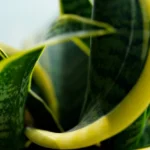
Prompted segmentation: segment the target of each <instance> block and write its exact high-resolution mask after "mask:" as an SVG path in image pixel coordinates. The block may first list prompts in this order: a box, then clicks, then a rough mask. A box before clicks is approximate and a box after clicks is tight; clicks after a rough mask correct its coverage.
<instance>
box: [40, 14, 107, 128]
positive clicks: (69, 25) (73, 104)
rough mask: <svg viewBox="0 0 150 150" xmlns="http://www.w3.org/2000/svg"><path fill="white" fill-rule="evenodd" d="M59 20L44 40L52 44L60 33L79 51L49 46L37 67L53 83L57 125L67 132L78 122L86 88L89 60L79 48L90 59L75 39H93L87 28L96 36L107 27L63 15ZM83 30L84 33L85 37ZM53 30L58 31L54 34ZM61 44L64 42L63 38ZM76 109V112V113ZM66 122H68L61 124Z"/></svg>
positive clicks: (85, 49) (58, 45)
mask: <svg viewBox="0 0 150 150" xmlns="http://www.w3.org/2000/svg"><path fill="white" fill-rule="evenodd" d="M60 18H61V19H62V20H61V19H60V20H58V23H56V25H55V24H54V25H53V26H52V27H51V28H50V31H49V32H48V33H47V37H46V38H47V39H48V41H51V38H52V37H53V36H56V37H57V35H58V36H59V34H61V33H62V37H63V35H64V36H65V35H66V39H68V40H69V41H70V40H71V39H72V40H73V41H74V43H75V44H78V45H80V47H78V46H76V45H75V44H74V43H71V42H68V43H65V44H57V45H56V46H53V47H52V46H51V44H54V43H51V42H50V43H49V44H50V46H49V47H47V49H46V51H45V52H44V53H43V55H42V57H41V59H40V63H41V65H42V66H43V67H44V69H45V70H46V72H47V73H48V75H49V79H50V80H52V83H53V85H54V89H55V92H56V94H55V95H56V96H57V99H58V108H59V119H60V123H61V125H62V126H63V128H64V129H65V130H67V129H70V128H71V127H73V126H74V125H75V124H76V123H77V121H78V119H79V114H80V110H81V107H82V103H83V99H84V93H85V89H86V84H87V70H88V57H87V55H85V54H84V53H83V52H82V51H81V50H80V48H82V49H83V50H84V52H85V53H86V54H88V55H89V47H88V46H86V45H85V44H83V42H82V41H81V40H79V39H78V38H76V36H80V35H87V36H88V37H90V35H91V36H93V35H92V34H91V32H90V28H91V29H92V28H93V27H94V28H95V29H94V30H95V31H94V32H95V33H96V34H98V32H99V31H101V26H102V28H103V27H106V30H107V29H108V28H109V27H108V26H107V25H104V24H101V23H99V22H96V21H92V20H91V19H87V18H83V17H79V16H76V15H64V16H61V17H60ZM63 20H64V22H63ZM59 21H60V23H59ZM61 21H62V22H61ZM57 24H58V26H57ZM80 25H81V26H80ZM107 27H108V28H107ZM83 29H85V33H84V31H83ZM53 30H54V31H55V30H56V31H57V30H58V31H57V32H56V31H55V32H54V31H53ZM92 30H93V29H92ZM98 30H99V31H98ZM108 30H109V29H108ZM68 31H69V32H68ZM80 31H81V32H80ZM53 32H54V34H53ZM92 32H93V31H92ZM106 32H107V31H106ZM108 32H109V31H108ZM56 33H57V34H56ZM80 33H81V34H80ZM99 33H100V32H99ZM55 34H56V35H55ZM106 34H107V33H106ZM70 35H71V36H70ZM97 36H98V35H97ZM80 37H82V36H80ZM62 40H63V41H64V40H65V38H63V39H62ZM57 42H58V43H59V42H61V38H60V39H58V41H57ZM44 43H45V42H44ZM47 43H48V42H47ZM55 44H56V43H55ZM66 58H68V59H66ZM66 80H68V82H66ZM79 83H80V84H79ZM77 92H78V93H79V94H78V95H77V94H76V93H77ZM77 109H78V112H76V110H77ZM66 118H67V119H68V122H66V121H64V120H65V119H66Z"/></svg>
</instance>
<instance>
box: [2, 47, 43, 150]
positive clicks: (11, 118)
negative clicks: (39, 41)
mask: <svg viewBox="0 0 150 150" xmlns="http://www.w3.org/2000/svg"><path fill="white" fill-rule="evenodd" d="M42 49H43V47H40V48H38V49H36V50H32V51H28V52H21V53H18V54H16V55H14V56H12V57H9V58H7V59H5V60H3V61H1V62H0V149H2V150H20V149H21V148H22V147H23V146H24V145H23V144H24V143H23V141H24V140H23V139H24V135H23V130H24V107H25V99H26V96H27V93H28V89H29V81H30V76H31V72H32V69H33V67H34V65H35V62H36V61H37V59H38V58H39V55H40V54H41V52H42Z"/></svg>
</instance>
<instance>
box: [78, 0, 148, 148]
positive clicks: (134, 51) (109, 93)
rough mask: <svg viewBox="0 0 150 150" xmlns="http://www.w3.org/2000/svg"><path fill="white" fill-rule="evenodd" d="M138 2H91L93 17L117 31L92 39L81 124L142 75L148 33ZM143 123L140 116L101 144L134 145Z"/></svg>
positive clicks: (106, 108)
mask: <svg viewBox="0 0 150 150" xmlns="http://www.w3.org/2000/svg"><path fill="white" fill-rule="evenodd" d="M140 5H141V3H140V1H136V0H122V1H120V0H114V1H112V2H110V1H109V2H108V0H105V1H104V0H101V1H98V0H97V1H95V3H94V14H93V16H94V19H96V20H98V21H104V22H107V23H110V24H111V25H113V26H114V27H115V28H116V29H117V30H118V32H117V34H115V35H108V36H104V37H98V38H93V39H92V52H91V63H90V75H89V76H90V77H89V79H90V84H89V87H88V90H87V92H88V94H87V102H86V103H85V106H84V110H83V114H84V115H83V118H82V119H81V120H82V121H81V125H82V124H85V122H88V123H89V122H93V121H94V120H96V119H97V118H98V117H100V116H103V115H105V114H107V113H108V112H110V111H111V110H112V109H113V108H114V107H115V106H116V105H117V104H119V103H120V102H121V100H122V99H123V98H124V97H125V96H126V95H127V94H128V92H129V91H130V90H131V89H132V87H133V86H134V85H135V84H136V82H137V80H138V78H139V76H140V75H141V71H142V70H143V66H144V64H145V60H146V58H147V52H148V38H149V36H147V38H146V39H145V36H146V35H145V30H146V32H148V29H149V28H145V24H147V25H146V26H147V27H148V21H147V22H146V21H145V20H144V19H143V18H145V16H143V15H145V14H144V13H143V12H142V11H143V10H142V7H143V6H142V7H141V6H140ZM122 6H123V7H122ZM114 10H115V11H114ZM141 10H142V11H141ZM147 34H148V35H149V32H148V33H147ZM145 44H146V46H145ZM135 105H136V104H135ZM91 106H92V107H91ZM131 115H132V114H131ZM144 123H145V119H143V117H142V116H141V117H140V118H139V119H138V120H137V121H136V122H135V123H134V124H133V126H131V127H129V128H128V129H127V130H126V131H124V132H123V133H121V134H119V135H117V136H116V137H114V138H112V139H111V140H108V141H106V142H104V147H105V146H106V147H105V148H108V149H110V147H111V148H113V149H115V150H120V149H122V150H123V149H125V150H126V149H128V150H129V149H133V148H134V147H135V145H134V146H133V145H132V143H135V144H136V141H137V140H139V136H138V134H139V132H140V133H141V130H142V128H143V124H144ZM114 141H115V142H116V143H117V144H116V143H115V144H114ZM108 143H109V144H108Z"/></svg>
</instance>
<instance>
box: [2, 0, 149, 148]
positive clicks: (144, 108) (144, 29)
mask: <svg viewBox="0 0 150 150" xmlns="http://www.w3.org/2000/svg"><path fill="white" fill-rule="evenodd" d="M59 4H60V15H59V17H58V18H56V20H55V21H54V22H53V23H52V24H51V25H49V27H48V28H47V32H46V33H45V35H44V38H42V40H41V41H40V42H39V40H38V42H37V41H36V40H35V41H34V40H33V44H32V45H28V48H24V49H23V50H22V49H21V50H22V51H21V50H18V49H15V48H13V47H11V46H8V45H7V44H4V43H0V83H1V84H0V112H1V113H0V149H2V150H21V149H27V150H33V149H37V150H45V149H47V148H48V149H63V150H64V149H87V150H88V149H89V150H90V149H91V150H98V149H99V150H108V149H109V150H134V149H136V150H148V149H150V148H149V147H148V146H150V121H149V119H150V107H149V103H150V71H149V68H150V52H149V41H150V28H149V25H150V24H149V20H150V11H149V10H150V0H113V1H109V0H93V1H89V0H80V1H77V0H60V1H59Z"/></svg>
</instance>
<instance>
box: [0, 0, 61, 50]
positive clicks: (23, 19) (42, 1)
mask: <svg viewBox="0 0 150 150" xmlns="http://www.w3.org/2000/svg"><path fill="white" fill-rule="evenodd" d="M0 6H1V8H0V42H4V43H7V44H8V45H11V46H13V47H16V48H21V47H22V45H23V44H24V43H25V42H27V41H26V40H27V39H28V40H30V38H32V35H35V34H36V33H39V32H43V31H42V30H44V27H45V26H46V25H48V24H50V22H51V21H53V20H54V19H55V18H56V17H57V16H58V14H59V5H58V0H0Z"/></svg>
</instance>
